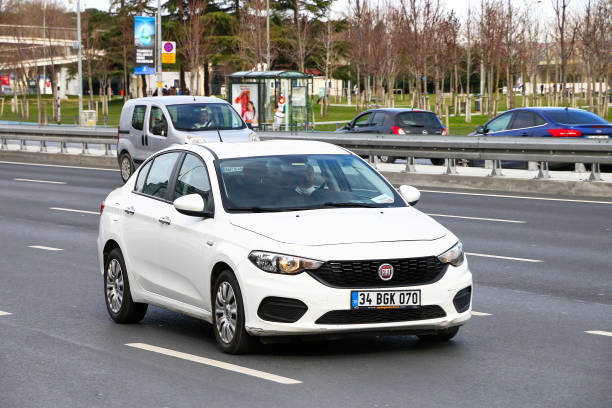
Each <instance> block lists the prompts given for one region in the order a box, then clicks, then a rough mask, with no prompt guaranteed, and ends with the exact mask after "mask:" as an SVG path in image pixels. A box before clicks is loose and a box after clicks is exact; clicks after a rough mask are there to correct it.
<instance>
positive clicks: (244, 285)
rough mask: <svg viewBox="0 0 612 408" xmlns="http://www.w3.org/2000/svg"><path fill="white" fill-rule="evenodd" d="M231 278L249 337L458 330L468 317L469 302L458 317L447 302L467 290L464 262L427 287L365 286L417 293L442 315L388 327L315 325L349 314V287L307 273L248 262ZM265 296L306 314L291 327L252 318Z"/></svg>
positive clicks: (469, 281)
mask: <svg viewBox="0 0 612 408" xmlns="http://www.w3.org/2000/svg"><path fill="white" fill-rule="evenodd" d="M237 275H238V276H237V277H238V279H239V281H240V287H241V290H242V297H243V302H244V308H245V313H246V321H245V327H246V330H247V332H248V333H249V334H251V335H255V336H282V335H325V334H334V333H358V332H370V331H371V332H397V333H400V332H401V333H419V332H427V331H432V330H437V329H443V328H447V327H453V326H460V325H462V324H464V323H465V322H466V321H468V320H469V319H470V317H471V301H470V306H469V308H468V309H467V310H466V311H464V312H462V313H459V312H457V310H456V308H455V306H454V304H453V298H454V296H455V295H456V294H457V292H458V291H460V290H461V289H464V288H466V287H468V286H472V274H471V272H470V270H469V267H468V263H467V260H466V261H465V262H464V263H463V264H462V265H461V266H459V267H453V266H450V265H449V266H448V269H447V271H446V273H445V274H444V276H443V277H442V278H441V279H440V280H438V281H436V282H434V283H431V284H427V285H419V286H406V287H394V288H368V289H367V290H377V289H379V290H402V289H406V290H408V289H420V291H421V305H422V306H427V305H437V306H439V307H441V308H442V309H443V310H444V312H445V313H446V316H444V317H440V318H434V319H426V320H410V321H399V322H391V323H366V324H363V323H358V324H317V323H316V321H317V319H319V318H320V317H321V316H323V315H324V314H326V313H327V312H330V311H335V310H349V309H350V299H351V290H355V289H339V288H332V287H329V286H326V285H324V284H322V283H320V282H319V281H317V280H316V279H314V278H312V277H311V276H310V275H308V274H307V273H301V274H299V275H295V276H287V275H277V274H271V273H267V272H264V271H261V270H260V269H258V268H257V267H255V266H254V265H253V264H252V263H251V262H249V261H248V260H245V261H244V262H242V263H241V264H240V265H238V273H237ZM472 293H473V291H472ZM267 297H282V298H290V299H297V300H299V301H301V302H303V303H304V304H306V306H307V307H308V310H307V311H306V313H305V314H304V315H303V316H302V317H301V318H300V319H299V320H297V321H296V322H295V323H280V322H272V321H268V320H263V319H262V318H260V317H259V316H258V313H257V311H258V308H259V306H260V304H261V302H262V300H263V299H265V298H267Z"/></svg>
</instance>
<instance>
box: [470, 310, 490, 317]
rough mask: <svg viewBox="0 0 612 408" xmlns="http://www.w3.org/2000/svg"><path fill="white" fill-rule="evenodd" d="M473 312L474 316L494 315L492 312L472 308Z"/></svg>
mask: <svg viewBox="0 0 612 408" xmlns="http://www.w3.org/2000/svg"><path fill="white" fill-rule="evenodd" d="M472 314H473V315H474V316H493V315H492V314H491V313H485V312H477V311H475V310H472Z"/></svg>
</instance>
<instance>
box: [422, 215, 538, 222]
mask: <svg viewBox="0 0 612 408" xmlns="http://www.w3.org/2000/svg"><path fill="white" fill-rule="evenodd" d="M427 215H429V216H430V217H447V218H460V219H465V220H476V221H492V222H508V223H511V224H526V223H527V221H517V220H504V219H501V218H481V217H468V216H464V215H449V214H427Z"/></svg>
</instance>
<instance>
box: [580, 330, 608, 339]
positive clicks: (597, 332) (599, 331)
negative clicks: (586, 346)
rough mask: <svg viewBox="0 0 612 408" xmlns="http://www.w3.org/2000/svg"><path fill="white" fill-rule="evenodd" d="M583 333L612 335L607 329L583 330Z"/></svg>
mask: <svg viewBox="0 0 612 408" xmlns="http://www.w3.org/2000/svg"><path fill="white" fill-rule="evenodd" d="M585 333H589V334H598V335H600V336H608V337H612V332H607V331H603V330H587V331H585Z"/></svg>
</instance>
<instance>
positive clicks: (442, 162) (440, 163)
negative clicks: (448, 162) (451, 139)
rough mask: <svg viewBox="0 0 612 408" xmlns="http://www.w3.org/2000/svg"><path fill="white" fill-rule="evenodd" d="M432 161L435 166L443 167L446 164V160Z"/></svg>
mask: <svg viewBox="0 0 612 408" xmlns="http://www.w3.org/2000/svg"><path fill="white" fill-rule="evenodd" d="M429 160H431V164H433V165H434V166H442V165H443V164H444V159H429Z"/></svg>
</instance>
